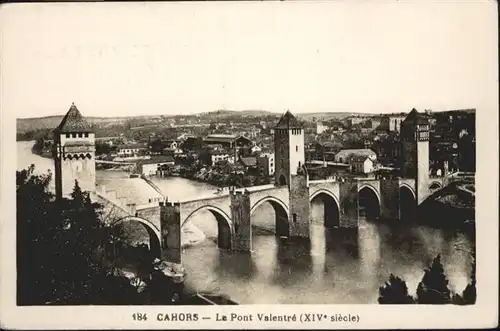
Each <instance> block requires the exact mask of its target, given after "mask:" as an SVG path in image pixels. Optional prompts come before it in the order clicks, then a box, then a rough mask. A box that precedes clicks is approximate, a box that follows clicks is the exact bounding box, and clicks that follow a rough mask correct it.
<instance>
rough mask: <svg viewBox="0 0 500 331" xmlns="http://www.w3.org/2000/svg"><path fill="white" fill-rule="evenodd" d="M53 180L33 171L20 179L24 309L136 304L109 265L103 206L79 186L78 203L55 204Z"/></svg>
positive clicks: (75, 195)
mask: <svg viewBox="0 0 500 331" xmlns="http://www.w3.org/2000/svg"><path fill="white" fill-rule="evenodd" d="M50 180H51V176H50V174H49V175H35V174H34V166H33V165H32V166H30V167H29V168H28V169H25V170H22V171H18V172H17V173H16V194H17V205H18V208H17V271H18V279H17V280H18V291H17V293H18V297H17V301H18V304H20V305H40V304H46V303H66V304H68V303H70V304H105V303H115V304H116V303H120V302H121V303H132V302H134V300H135V297H136V293H135V292H132V290H133V287H131V285H130V283H129V282H128V281H125V279H123V278H120V277H115V276H114V274H113V272H114V270H113V269H112V268H110V267H109V266H107V265H106V264H105V263H103V258H104V257H105V254H103V252H104V249H105V247H106V244H107V243H109V242H110V241H111V239H112V236H111V235H110V234H111V233H112V231H110V228H109V227H107V226H106V225H105V224H104V222H103V221H102V219H101V217H100V215H99V207H100V206H99V205H97V204H95V203H92V202H91V201H90V197H89V195H88V193H86V192H82V190H81V189H80V187H79V185H78V183H75V188H74V192H73V194H72V199H69V200H63V201H57V202H56V201H54V200H53V195H52V194H51V193H50V192H48V189H47V188H48V185H49V183H50Z"/></svg>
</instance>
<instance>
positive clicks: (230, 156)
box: [208, 150, 235, 165]
mask: <svg viewBox="0 0 500 331" xmlns="http://www.w3.org/2000/svg"><path fill="white" fill-rule="evenodd" d="M208 153H209V158H210V161H209V162H210V164H209V165H215V164H217V163H219V162H221V161H224V162H227V163H229V164H234V162H235V156H234V153H229V152H227V151H224V150H211V151H209V152H208Z"/></svg>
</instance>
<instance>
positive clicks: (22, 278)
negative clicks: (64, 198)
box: [16, 165, 58, 305]
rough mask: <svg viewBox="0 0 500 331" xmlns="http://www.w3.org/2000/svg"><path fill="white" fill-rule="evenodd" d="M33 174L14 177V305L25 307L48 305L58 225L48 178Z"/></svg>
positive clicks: (24, 172)
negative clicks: (15, 251) (15, 256)
mask: <svg viewBox="0 0 500 331" xmlns="http://www.w3.org/2000/svg"><path fill="white" fill-rule="evenodd" d="M34 170H35V167H34V165H31V166H30V167H29V168H27V169H25V170H22V171H17V173H16V199H17V212H16V213H17V215H16V216H17V231H16V235H17V238H16V239H17V240H16V243H17V259H16V261H17V302H18V304H24V305H37V304H44V303H45V302H47V301H51V300H52V299H53V292H54V288H55V286H56V283H55V282H54V281H53V278H52V272H51V269H52V265H53V261H54V260H53V259H52V258H53V257H54V254H53V253H52V252H53V250H54V249H56V242H55V238H56V233H57V228H58V225H57V223H56V222H53V219H52V215H54V211H53V210H52V207H53V206H52V205H51V204H50V202H51V200H52V199H53V196H52V194H50V193H49V192H48V189H47V188H48V185H49V183H50V181H51V175H50V174H48V175H35V174H34ZM34 288H36V291H34V290H33V289H34Z"/></svg>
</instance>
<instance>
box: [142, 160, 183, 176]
mask: <svg viewBox="0 0 500 331" xmlns="http://www.w3.org/2000/svg"><path fill="white" fill-rule="evenodd" d="M173 165H175V160H174V158H173V157H171V156H153V157H151V158H150V159H148V160H141V161H139V162H138V163H137V172H138V173H139V174H141V175H146V176H153V175H156V173H157V171H159V170H163V169H164V168H165V167H169V166H173Z"/></svg>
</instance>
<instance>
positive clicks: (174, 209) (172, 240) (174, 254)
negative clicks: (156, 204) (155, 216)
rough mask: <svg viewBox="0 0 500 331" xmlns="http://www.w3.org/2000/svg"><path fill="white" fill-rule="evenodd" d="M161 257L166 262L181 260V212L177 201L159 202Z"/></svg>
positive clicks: (179, 261)
mask: <svg viewBox="0 0 500 331" xmlns="http://www.w3.org/2000/svg"><path fill="white" fill-rule="evenodd" d="M160 222H161V237H162V238H161V239H162V240H161V246H162V259H163V260H165V261H167V262H172V263H178V264H180V263H181V262H182V250H181V212H180V204H179V203H178V202H175V203H170V202H166V203H164V202H160Z"/></svg>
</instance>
